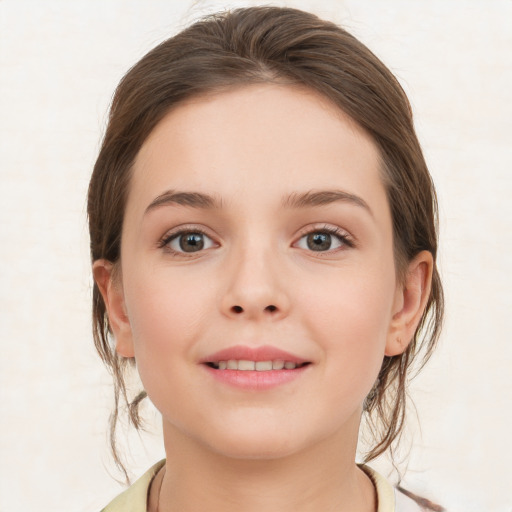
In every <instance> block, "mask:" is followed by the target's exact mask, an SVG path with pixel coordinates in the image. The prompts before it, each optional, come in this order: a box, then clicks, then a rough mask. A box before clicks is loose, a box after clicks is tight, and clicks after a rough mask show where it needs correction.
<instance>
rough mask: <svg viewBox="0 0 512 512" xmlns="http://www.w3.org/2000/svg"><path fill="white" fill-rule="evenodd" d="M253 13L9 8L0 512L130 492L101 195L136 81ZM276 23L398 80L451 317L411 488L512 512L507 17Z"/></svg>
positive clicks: (0, 202)
mask: <svg viewBox="0 0 512 512" xmlns="http://www.w3.org/2000/svg"><path fill="white" fill-rule="evenodd" d="M241 5H255V2H230V1H228V0H226V1H224V2H221V1H212V2H187V1H177V0H149V1H144V0H105V1H101V2H100V1H97V0H96V1H91V0H73V1H69V0H45V1H44V2H42V1H40V0H33V1H29V0H0V178H1V179H0V248H1V250H0V347H1V348H0V407H1V412H0V434H1V435H0V512H7V511H9V512H21V511H43V512H46V511H48V512H50V511H52V512H53V511H58V510H63V511H64V510H66V511H69V510H74V511H78V512H86V511H98V510H99V509H101V508H102V506H104V505H105V504H106V503H107V502H108V501H109V500H110V499H111V498H112V497H113V496H114V495H115V494H117V493H119V492H120V490H121V486H120V484H118V483H117V482H116V481H115V480H114V478H113V477H115V476H117V477H119V474H118V473H116V472H115V470H114V468H113V464H112V462H111V459H110V456H109V452H108V445H107V419H108V414H109V411H110V407H111V398H112V395H111V386H110V378H109V375H108V374H107V372H106V371H105V370H104V369H103V367H102V364H101V362H100V360H99V358H98V357H97V356H96V354H95V352H94V349H93V344H92V336H91V322H90V299H91V277H90V271H89V255H88V235H87V227H86V215H85V196H86V190H87V184H88V179H89V176H90V173H91V169H92V165H93V163H94V160H95V156H96V153H97V151H98V147H99V143H100V140H101V135H102V133H103V129H104V126H105V119H106V112H107V108H108V105H109V101H110V99H111V95H112V92H113V90H114V88H115V86H116V84H117V82H118V81H119V79H120V78H121V76H122V75H123V73H124V72H125V71H126V70H127V69H128V68H129V67H130V66H131V65H132V64H134V63H135V62H136V61H137V60H138V59H139V58H140V57H142V55H143V54H144V53H145V52H147V51H148V50H149V49H150V48H152V47H153V46H154V45H155V44H157V43H158V42H160V41H162V40H163V39H165V38H167V37H169V36H171V35H172V34H174V33H175V32H176V31H177V30H178V29H180V28H183V27H184V26H186V25H187V24H188V23H190V22H191V21H193V20H195V19H196V18H198V17H199V16H200V15H201V14H203V13H205V12H211V11H216V10H219V9H222V8H226V7H234V6H241ZM278 5H290V6H294V7H299V8H304V9H307V10H312V11H314V12H316V13H317V14H319V15H320V16H322V17H325V18H329V19H332V20H334V21H336V22H338V23H341V24H342V25H344V26H345V27H346V28H347V29H349V30H350V31H352V32H353V33H354V34H355V35H356V36H358V37H359V38H360V39H362V40H363V42H365V43H366V44H367V45H368V46H369V47H370V48H371V49H372V50H373V51H374V52H375V53H376V54H377V55H378V56H379V57H380V58H381V59H382V60H383V61H384V62H385V63H386V64H387V65H388V66H389V67H390V68H391V70H392V71H393V72H394V73H395V74H396V75H397V77H398V78H399V80H400V82H401V83H402V85H403V87H404V88H405V90H406V91H407V93H408V94H409V96H410V100H411V103H412V105H413V109H414V112H415V119H416V126H417V130H418V134H419V137H420V140H421V142H422V145H423V148H424V151H425V155H426V158H427V161H428V163H429V166H430V169H431V172H432V174H433V176H434V180H435V182H436V184H437V187H438V193H439V201H440V211H441V219H440V220H441V253H440V266H441V272H442V276H443V278H444V283H445V287H446V299H447V318H446V324H445V329H444V332H443V335H442V338H441V344H440V347H439V350H438V351H437V353H436V355H435V356H434V358H433V359H432V361H431V362H430V364H429V366H427V367H426V368H425V370H424V372H423V373H422V374H420V376H419V377H418V378H417V379H416V380H415V381H414V383H413V386H412V395H413V397H414V399H415V403H416V407H417V415H418V418H419V420H417V419H416V417H415V415H414V414H411V422H410V427H409V429H408V435H407V443H408V445H407V446H409V447H410V455H409V457H408V459H407V461H405V458H404V462H403V463H402V464H401V469H402V471H404V472H405V477H404V482H403V484H404V485H405V486H406V487H408V488H409V489H411V490H413V491H415V492H417V493H420V494H423V495H425V496H427V497H430V498H432V499H435V500H436V501H438V502H441V503H442V504H443V505H444V506H445V507H446V508H447V509H448V510H449V511H452V512H477V511H482V510H485V511H492V512H510V511H511V510H512V497H511V491H510V489H511V488H512V476H511V471H510V458H511V455H512V453H511V452H512V450H511V441H510V437H511V432H512V425H511V423H512V421H511V419H512V415H511V402H512V400H511V399H512V384H511V371H510V368H511V363H512V340H511V334H510V323H511V316H512V294H511V291H510V290H511V288H512V272H511V264H510V254H511V251H512V215H511V214H512V207H511V202H512V170H511V169H512V167H511V166H512V144H511V143H512V140H511V139H512V98H511V91H512V1H510V0H489V1H483V0H482V1H479V0H473V1H471V0H465V1H462V0H461V1H457V0H430V1H428V2H427V1H417V2H411V1H405V0H387V1H375V0H373V1H372V0H357V1H356V0H352V1H348V0H347V1H342V0H325V1H319V0H317V1H314V2H313V1H309V2H307V1H305V0H304V1H295V2H292V1H290V2H279V3H278ZM148 415H149V418H150V429H149V430H150V432H149V434H147V435H144V436H142V438H140V439H139V436H137V435H133V434H132V435H130V436H128V437H129V443H128V445H127V446H126V448H125V450H124V453H125V455H126V458H127V462H128V465H129V467H130V469H131V470H132V475H134V476H136V475H138V474H140V473H142V472H143V471H144V470H145V469H146V468H147V467H149V466H150V465H151V464H152V463H153V462H155V461H156V460H157V459H159V458H160V457H162V456H163V449H162V447H161V440H160V438H159V433H158V430H159V427H158V419H157V415H156V413H155V412H154V411H153V410H152V409H151V408H149V410H148ZM420 425H421V428H420ZM122 437H123V436H122ZM377 467H378V468H379V469H380V470H381V471H383V472H384V473H385V474H389V475H391V478H393V474H392V473H391V468H390V464H389V461H387V460H386V459H382V460H380V461H378V462H377Z"/></svg>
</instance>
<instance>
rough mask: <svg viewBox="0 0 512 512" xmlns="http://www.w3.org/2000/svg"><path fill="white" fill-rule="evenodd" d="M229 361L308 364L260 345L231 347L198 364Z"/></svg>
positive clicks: (209, 356)
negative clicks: (280, 361) (278, 360)
mask: <svg viewBox="0 0 512 512" xmlns="http://www.w3.org/2000/svg"><path fill="white" fill-rule="evenodd" d="M229 359H236V360H240V359H245V360H248V361H273V360H275V359H281V360H283V361H290V362H292V363H295V364H297V365H299V364H303V363H307V362H309V361H308V360H307V359H304V358H302V357H299V356H297V355H295V354H291V353H290V352H285V351H284V350H281V349H278V348H277V347H272V346H270V345H262V346H259V347H249V346H247V345H235V346H233V347H229V348H225V349H223V350H219V351H218V352H215V353H213V354H210V355H208V356H207V357H205V358H203V359H201V360H200V363H213V362H217V361H228V360H229Z"/></svg>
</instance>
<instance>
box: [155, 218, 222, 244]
mask: <svg viewBox="0 0 512 512" xmlns="http://www.w3.org/2000/svg"><path fill="white" fill-rule="evenodd" d="M185 233H200V234H202V235H205V236H207V237H208V238H210V239H211V240H212V241H213V242H215V243H216V244H219V243H220V242H219V241H218V237H215V236H214V235H212V234H211V233H210V230H208V229H206V228H203V227H201V226H197V225H192V224H191V225H187V224H183V225H180V226H176V227H175V228H172V229H169V230H167V231H166V232H165V234H164V235H163V236H162V237H161V238H160V239H159V240H158V244H157V245H158V247H164V246H165V245H166V244H168V243H169V242H170V241H171V240H174V239H175V238H176V237H178V236H180V235H183V234H185Z"/></svg>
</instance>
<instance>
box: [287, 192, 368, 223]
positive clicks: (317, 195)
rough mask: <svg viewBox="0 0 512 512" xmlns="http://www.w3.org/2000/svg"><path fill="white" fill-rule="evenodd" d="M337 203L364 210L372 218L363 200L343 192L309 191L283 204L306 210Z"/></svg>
mask: <svg viewBox="0 0 512 512" xmlns="http://www.w3.org/2000/svg"><path fill="white" fill-rule="evenodd" d="M338 201H341V202H343V203H349V204H353V205H355V206H359V207H361V208H364V209H365V210H366V211H367V212H368V213H369V214H370V215H371V216H372V217H373V212H372V210H371V208H370V207H369V206H368V203H367V202H366V201H365V200H364V199H363V198H361V197H359V196H356V195H355V194H350V193H349V192H345V191H343V190H320V191H309V192H305V193H303V194H299V193H293V194H290V195H289V196H288V197H287V198H286V199H285V201H284V203H283V204H284V206H285V207H287V208H308V207H315V206H324V205H329V204H332V203H336V202H338Z"/></svg>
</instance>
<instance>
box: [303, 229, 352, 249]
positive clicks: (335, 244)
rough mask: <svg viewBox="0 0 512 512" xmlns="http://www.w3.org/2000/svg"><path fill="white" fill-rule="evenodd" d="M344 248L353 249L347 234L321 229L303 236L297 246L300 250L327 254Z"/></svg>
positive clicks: (336, 230)
mask: <svg viewBox="0 0 512 512" xmlns="http://www.w3.org/2000/svg"><path fill="white" fill-rule="evenodd" d="M343 246H348V247H353V243H352V242H351V241H350V239H349V237H348V235H347V234H345V233H344V232H340V231H339V230H338V229H328V228H324V229H319V230H316V231H311V232H310V233H307V234H305V235H304V236H302V237H301V238H300V239H299V241H298V242H297V244H296V247H299V248H300V249H306V250H308V251H315V252H326V251H332V250H336V249H340V248H341V247H343Z"/></svg>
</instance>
